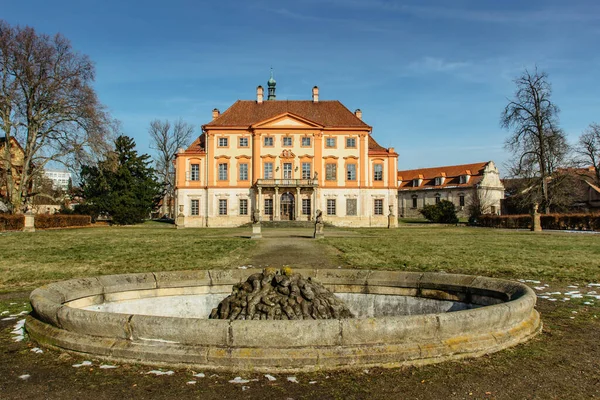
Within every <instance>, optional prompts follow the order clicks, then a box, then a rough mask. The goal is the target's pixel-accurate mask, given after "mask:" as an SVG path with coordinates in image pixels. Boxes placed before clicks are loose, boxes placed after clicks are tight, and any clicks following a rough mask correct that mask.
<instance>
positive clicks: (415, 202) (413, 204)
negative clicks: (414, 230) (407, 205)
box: [412, 196, 418, 208]
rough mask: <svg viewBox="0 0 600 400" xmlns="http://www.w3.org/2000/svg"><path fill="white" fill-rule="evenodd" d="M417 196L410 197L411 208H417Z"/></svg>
mask: <svg viewBox="0 0 600 400" xmlns="http://www.w3.org/2000/svg"><path fill="white" fill-rule="evenodd" d="M417 200H418V198H417V196H413V198H412V208H417Z"/></svg>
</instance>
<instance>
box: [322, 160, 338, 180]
mask: <svg viewBox="0 0 600 400" xmlns="http://www.w3.org/2000/svg"><path fill="white" fill-rule="evenodd" d="M325 180H327V181H335V180H337V164H325Z"/></svg>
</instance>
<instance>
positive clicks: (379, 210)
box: [373, 199, 383, 215]
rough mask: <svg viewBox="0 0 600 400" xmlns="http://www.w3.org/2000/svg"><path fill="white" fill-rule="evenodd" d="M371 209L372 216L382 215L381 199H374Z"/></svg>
mask: <svg viewBox="0 0 600 400" xmlns="http://www.w3.org/2000/svg"><path fill="white" fill-rule="evenodd" d="M373 208H374V209H373V214H375V215H383V199H375V201H374V203H373Z"/></svg>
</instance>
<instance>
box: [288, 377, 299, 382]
mask: <svg viewBox="0 0 600 400" xmlns="http://www.w3.org/2000/svg"><path fill="white" fill-rule="evenodd" d="M287 380H288V382H293V383H299V382H298V379H296V377H295V376H288V377H287Z"/></svg>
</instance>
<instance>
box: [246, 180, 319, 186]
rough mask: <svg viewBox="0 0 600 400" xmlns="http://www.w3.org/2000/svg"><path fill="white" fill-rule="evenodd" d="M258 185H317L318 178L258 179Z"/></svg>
mask: <svg viewBox="0 0 600 400" xmlns="http://www.w3.org/2000/svg"><path fill="white" fill-rule="evenodd" d="M256 186H257V187H307V188H308V187H310V188H312V187H317V180H316V179H257V180H256Z"/></svg>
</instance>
